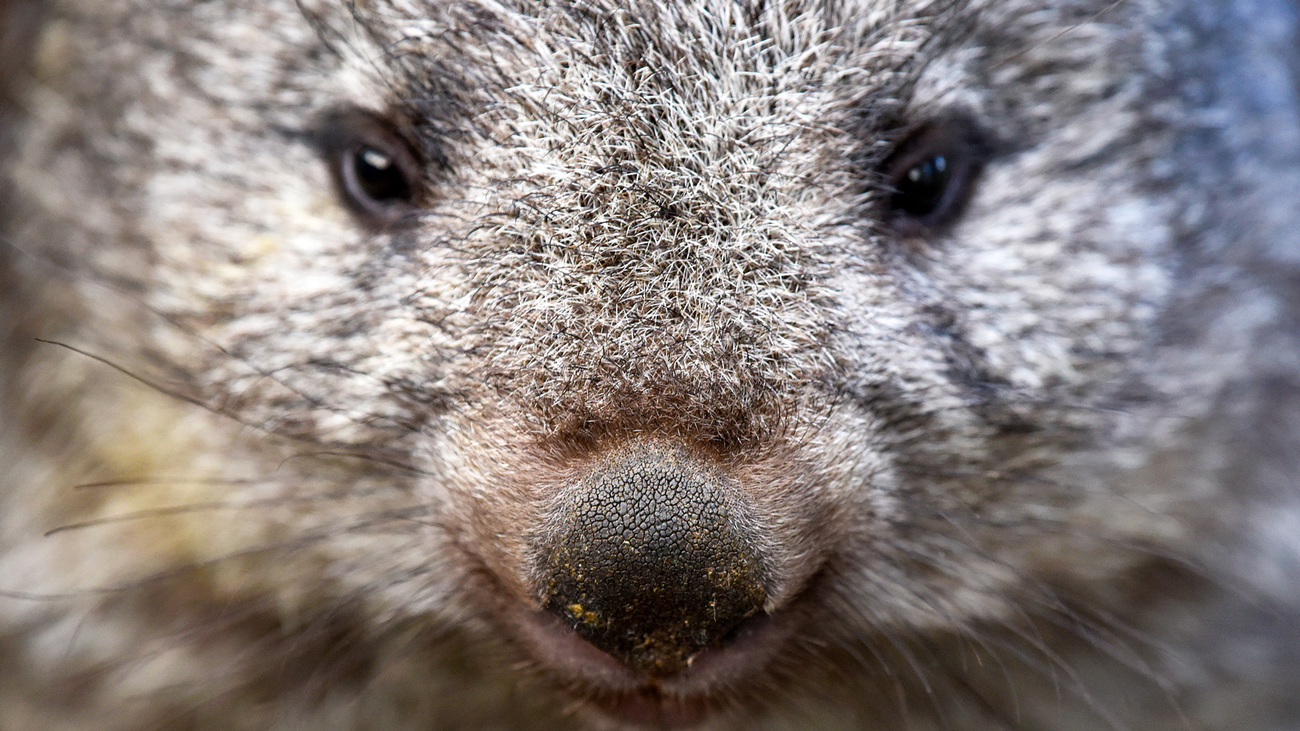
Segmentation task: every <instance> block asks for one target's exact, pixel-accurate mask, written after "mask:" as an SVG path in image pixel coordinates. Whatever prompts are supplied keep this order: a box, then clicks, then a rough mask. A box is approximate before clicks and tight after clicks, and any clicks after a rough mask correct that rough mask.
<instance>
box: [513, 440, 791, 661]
mask: <svg viewBox="0 0 1300 731" xmlns="http://www.w3.org/2000/svg"><path fill="white" fill-rule="evenodd" d="M758 535H759V531H758V530H757V529H756V527H755V525H754V522H753V520H752V518H751V517H750V515H749V511H748V510H747V506H746V505H745V504H744V502H743V500H742V499H741V498H740V497H739V496H738V495H736V494H735V491H734V490H733V489H731V487H730V485H729V484H728V482H727V480H726V478H725V477H724V476H722V475H721V474H720V473H718V472H717V471H716V470H714V469H712V468H711V466H710V465H708V464H707V463H706V461H704V460H700V459H696V458H693V457H690V456H687V455H685V454H683V453H682V452H681V451H678V450H675V449H672V448H668V447H663V446H660V445H641V446H637V447H632V448H624V449H617V450H614V451H613V452H612V453H610V454H608V455H606V457H605V458H604V459H601V460H598V461H597V463H596V464H595V466H594V467H593V468H592V469H590V471H589V472H587V473H586V475H585V476H583V477H581V478H579V479H578V480H577V481H576V482H575V483H574V484H573V485H571V486H570V488H569V489H567V490H564V491H562V492H561V493H560V495H558V497H557V499H556V501H555V504H554V505H553V506H552V510H551V512H550V515H549V520H548V528H547V530H546V531H545V533H544V536H543V537H542V539H541V540H540V541H539V543H540V546H539V551H538V553H539V576H540V577H541V579H540V583H541V586H540V592H539V593H540V595H541V596H540V598H541V600H542V604H543V605H544V606H545V607H546V609H547V610H549V611H550V612H552V613H554V614H555V615H558V616H559V617H560V618H561V619H562V620H564V621H565V622H566V623H567V624H568V625H569V626H570V627H572V628H573V630H574V631H575V632H576V633H577V634H578V635H580V636H581V637H582V638H583V639H585V640H586V641H587V642H589V643H591V644H592V645H594V646H596V647H597V648H599V649H601V650H603V651H604V652H606V653H608V654H609V655H612V656H613V657H615V658H617V659H619V660H620V661H622V662H623V663H624V664H626V665H627V666H628V667H630V668H632V669H633V670H635V671H637V672H639V673H641V674H643V675H645V676H649V677H665V676H670V675H673V674H675V673H678V672H680V671H681V670H683V669H684V668H686V666H687V665H688V664H689V663H690V660H691V658H692V657H693V656H694V655H695V654H697V653H699V652H701V651H703V650H705V649H709V648H717V647H721V646H723V645H725V644H726V640H727V639H728V633H729V632H730V631H731V630H732V629H733V628H735V627H736V626H737V625H739V624H740V623H741V622H742V621H743V620H744V619H745V618H747V617H749V616H751V615H753V614H755V613H757V612H759V611H760V610H761V609H762V607H763V602H764V600H765V599H766V597H767V587H766V579H765V574H766V571H765V567H764V566H763V563H762V561H761V560H760V554H759V552H758V551H757V550H756V542H757V536H758Z"/></svg>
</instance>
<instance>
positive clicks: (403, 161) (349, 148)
mask: <svg viewBox="0 0 1300 731" xmlns="http://www.w3.org/2000/svg"><path fill="white" fill-rule="evenodd" d="M316 140H317V144H318V147H319V148H320V150H321V153H322V155H323V156H324V157H325V160H326V162H327V163H328V164H329V166H330V174H331V175H332V176H333V178H334V185H335V188H336V189H337V191H338V194H339V196H340V197H341V198H342V199H343V203H344V204H345V205H347V207H348V208H349V209H350V210H351V211H352V212H353V213H354V214H355V215H356V216H357V217H358V218H359V219H360V220H361V221H362V223H364V224H366V225H368V226H370V227H373V228H388V227H391V226H393V225H395V224H397V223H399V222H401V221H403V220H406V219H409V218H410V216H411V215H412V214H413V213H414V211H415V203H416V197H417V194H418V191H419V189H420V182H421V177H422V172H423V169H424V166H423V164H422V163H421V160H420V157H419V155H418V152H417V150H416V148H415V146H414V145H412V144H410V143H409V142H408V141H407V140H406V138H405V137H403V136H402V135H401V134H400V133H399V132H398V131H397V128H396V127H395V126H394V125H393V124H391V123H390V122H388V121H387V120H385V119H384V118H383V117H381V116H380V115H378V114H376V113H374V112H370V111H367V110H363V109H357V108H347V109H338V110H334V111H332V112H330V113H329V114H327V115H326V116H325V117H324V118H323V120H322V122H321V124H320V126H319V128H318V130H317V133H316Z"/></svg>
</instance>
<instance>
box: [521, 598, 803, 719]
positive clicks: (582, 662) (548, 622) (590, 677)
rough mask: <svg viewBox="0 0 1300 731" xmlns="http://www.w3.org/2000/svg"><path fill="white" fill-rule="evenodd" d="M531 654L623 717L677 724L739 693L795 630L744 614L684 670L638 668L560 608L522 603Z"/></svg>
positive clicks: (787, 621) (781, 620)
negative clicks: (586, 635) (592, 638)
mask: <svg viewBox="0 0 1300 731" xmlns="http://www.w3.org/2000/svg"><path fill="white" fill-rule="evenodd" d="M510 619H511V624H512V626H513V627H514V628H515V630H516V636H517V637H518V639H519V640H520V641H521V642H522V644H523V645H524V647H525V649H526V651H527V652H528V654H529V656H530V657H532V658H533V659H534V660H535V661H536V662H537V663H538V664H539V665H541V666H542V667H543V668H544V670H545V671H546V673H547V674H548V675H550V676H551V677H552V678H554V679H555V680H557V681H559V683H560V684H561V685H562V686H564V687H565V688H566V689H567V690H568V691H569V693H570V694H571V695H573V696H575V697H577V698H580V699H581V700H583V701H585V702H587V703H588V704H589V705H590V706H591V707H593V708H595V709H597V710H598V711H600V712H602V713H604V714H605V715H607V716H610V717H612V718H614V719H616V720H618V721H620V722H622V723H625V724H631V725H640V726H652V727H662V728H674V727H684V726H690V725H692V724H695V723H698V722H699V721H700V720H702V719H703V718H704V717H705V716H707V715H709V714H710V713H712V712H715V711H717V710H718V709H719V708H720V707H722V706H724V705H726V700H727V699H734V698H735V697H736V695H737V693H738V692H739V691H741V690H743V688H744V687H746V686H747V685H748V684H749V681H750V680H751V679H752V678H753V677H754V676H756V675H759V674H761V673H762V671H763V670H764V669H765V668H766V667H767V666H768V664H769V663H770V662H771V661H772V659H773V657H774V656H775V655H776V653H777V650H778V649H779V648H780V647H781V646H782V645H783V644H784V641H785V640H786V639H787V638H788V637H789V636H790V635H791V634H792V632H793V626H792V625H793V622H792V621H791V618H790V617H789V616H787V615H786V614H784V613H783V614H781V615H775V616H774V615H768V614H764V613H759V614H756V615H754V616H751V617H748V618H746V619H744V620H742V621H741V622H740V623H739V624H738V625H736V627H734V628H733V629H732V630H731V631H730V632H728V633H727V635H726V638H725V641H724V642H721V643H719V646H716V647H707V648H704V649H701V650H700V651H698V652H697V653H695V654H694V655H692V656H691V657H690V658H689V659H688V660H687V661H686V664H685V667H684V668H682V669H681V670H679V671H677V672H675V673H672V674H670V675H654V674H648V673H645V672H641V671H638V670H634V669H633V668H631V667H629V666H628V665H626V664H625V663H624V662H622V661H620V660H619V659H617V658H615V657H614V656H612V655H610V654H608V653H607V652H605V651H603V650H601V649H600V648H598V647H596V646H595V645H593V644H591V643H590V642H588V641H586V640H585V639H583V638H582V636H581V635H579V634H578V633H577V632H576V631H575V630H574V628H573V627H571V626H569V625H568V624H567V623H566V622H565V621H564V620H563V619H561V618H560V617H557V616H556V615H554V614H552V613H550V612H545V611H535V610H529V609H524V608H520V609H519V610H518V611H517V612H515V613H514V616H513V617H511V618H510Z"/></svg>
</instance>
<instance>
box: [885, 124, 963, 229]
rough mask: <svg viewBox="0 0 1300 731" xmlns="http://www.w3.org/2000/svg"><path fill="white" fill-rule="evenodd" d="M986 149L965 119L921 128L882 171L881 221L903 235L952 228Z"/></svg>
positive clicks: (901, 145)
mask: <svg viewBox="0 0 1300 731" xmlns="http://www.w3.org/2000/svg"><path fill="white" fill-rule="evenodd" d="M987 147H988V146H987V145H986V144H985V143H984V142H983V139H982V136H981V134H980V133H979V130H978V129H977V128H976V127H975V126H974V124H972V123H970V122H966V121H964V120H950V121H945V122H939V123H934V124H930V125H926V126H925V127H922V128H921V129H919V130H917V131H915V132H913V133H912V134H911V135H909V136H908V137H906V138H905V139H904V140H903V141H902V142H901V143H900V144H899V145H898V146H897V148H896V149H895V151H894V153H893V154H892V155H890V156H889V158H888V159H886V160H885V162H884V164H883V165H882V166H881V173H882V176H883V178H884V180H885V182H886V184H887V185H888V190H887V196H886V200H885V207H886V211H885V216H884V217H885V219H886V222H887V223H888V224H889V225H891V226H892V227H894V228H895V229H897V230H900V231H902V232H903V233H908V234H919V233H923V232H925V231H931V230H935V229H938V228H941V227H943V226H944V225H947V224H949V223H952V222H953V221H954V220H956V218H957V216H958V215H960V214H961V211H962V208H963V207H964V206H965V204H966V201H967V200H968V199H969V198H970V193H971V189H972V187H973V184H974V182H975V179H976V178H977V177H978V175H979V172H980V168H982V167H983V165H984V161H985V159H986V157H987V155H988V152H987Z"/></svg>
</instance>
